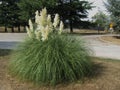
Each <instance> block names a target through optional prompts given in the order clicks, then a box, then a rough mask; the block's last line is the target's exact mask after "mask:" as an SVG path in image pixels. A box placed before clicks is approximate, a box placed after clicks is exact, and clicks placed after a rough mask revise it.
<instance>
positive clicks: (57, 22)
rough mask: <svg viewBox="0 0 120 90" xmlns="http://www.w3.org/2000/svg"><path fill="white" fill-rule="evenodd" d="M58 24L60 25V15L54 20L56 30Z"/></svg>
mask: <svg viewBox="0 0 120 90" xmlns="http://www.w3.org/2000/svg"><path fill="white" fill-rule="evenodd" d="M58 24H59V15H58V14H56V15H55V18H54V22H53V26H54V28H56V27H57V26H58Z"/></svg>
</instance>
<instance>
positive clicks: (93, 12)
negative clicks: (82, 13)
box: [86, 0, 108, 20]
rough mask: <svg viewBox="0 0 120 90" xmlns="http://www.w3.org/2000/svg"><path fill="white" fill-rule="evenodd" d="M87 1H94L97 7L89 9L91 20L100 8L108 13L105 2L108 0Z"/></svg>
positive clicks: (90, 0) (89, 18) (92, 0)
mask: <svg viewBox="0 0 120 90" xmlns="http://www.w3.org/2000/svg"><path fill="white" fill-rule="evenodd" d="M86 1H89V2H93V6H95V8H93V9H92V10H89V13H88V20H91V17H92V16H94V15H95V14H96V13H97V12H98V11H99V10H100V11H103V13H105V14H108V13H107V10H106V8H105V6H104V3H103V2H106V1H107V0H86Z"/></svg>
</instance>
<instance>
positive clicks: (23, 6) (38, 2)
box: [18, 0, 92, 32]
mask: <svg viewBox="0 0 120 90" xmlns="http://www.w3.org/2000/svg"><path fill="white" fill-rule="evenodd" d="M18 6H19V8H20V10H21V13H20V15H21V17H20V19H22V20H23V21H24V22H25V23H26V24H27V21H28V19H29V18H32V19H34V18H33V17H34V12H35V11H36V10H41V9H42V8H44V7H46V8H47V9H48V13H50V14H52V15H53V16H54V14H55V13H58V14H59V15H60V16H61V19H62V20H63V22H64V23H65V22H66V21H69V26H70V31H71V32H73V23H75V22H76V21H81V18H86V17H87V10H89V9H91V8H92V7H91V3H89V2H88V1H84V0H47V1H46V0H21V1H20V2H19V3H18Z"/></svg>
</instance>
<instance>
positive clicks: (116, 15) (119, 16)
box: [105, 0, 120, 31]
mask: <svg viewBox="0 0 120 90" xmlns="http://www.w3.org/2000/svg"><path fill="white" fill-rule="evenodd" d="M105 6H106V8H107V10H108V12H109V13H110V15H111V22H113V23H114V24H115V29H116V30H117V31H119V30H120V0H107V2H106V3H105Z"/></svg>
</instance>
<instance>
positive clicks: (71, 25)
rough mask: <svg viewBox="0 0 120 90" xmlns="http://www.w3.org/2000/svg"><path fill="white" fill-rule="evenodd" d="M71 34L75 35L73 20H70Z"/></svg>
mask: <svg viewBox="0 0 120 90" xmlns="http://www.w3.org/2000/svg"><path fill="white" fill-rule="evenodd" d="M70 33H73V24H72V19H70Z"/></svg>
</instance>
